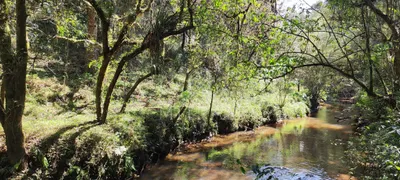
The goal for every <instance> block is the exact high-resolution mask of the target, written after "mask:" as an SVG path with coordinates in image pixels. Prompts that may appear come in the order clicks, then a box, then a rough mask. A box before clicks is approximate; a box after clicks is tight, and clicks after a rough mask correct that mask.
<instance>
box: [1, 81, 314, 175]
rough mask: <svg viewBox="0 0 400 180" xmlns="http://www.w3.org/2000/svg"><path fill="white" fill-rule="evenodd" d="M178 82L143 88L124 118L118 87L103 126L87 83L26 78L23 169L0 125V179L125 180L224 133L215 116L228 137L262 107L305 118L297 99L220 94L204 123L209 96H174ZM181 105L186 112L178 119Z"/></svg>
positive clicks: (252, 121)
mask: <svg viewBox="0 0 400 180" xmlns="http://www.w3.org/2000/svg"><path fill="white" fill-rule="evenodd" d="M182 80H183V79H182V78H181V77H179V76H178V77H176V79H174V80H173V81H171V82H168V83H159V82H157V81H156V80H151V81H147V82H145V83H143V84H142V85H141V86H139V88H138V90H137V93H136V94H134V96H133V97H132V101H131V102H130V103H129V104H128V107H127V109H126V113H123V114H118V113H117V112H119V108H120V107H121V101H119V100H120V99H121V97H122V96H123V93H124V92H123V91H122V90H121V89H123V87H118V88H119V89H117V91H116V93H115V94H116V95H115V96H114V97H113V99H114V101H112V104H111V106H110V115H109V118H108V120H107V123H106V124H103V125H98V124H97V123H96V122H95V121H94V119H95V113H94V103H93V101H94V97H93V93H92V90H91V88H90V87H89V85H87V84H82V83H81V84H73V83H72V84H71V83H65V82H64V81H60V79H57V78H43V77H42V78H40V77H39V76H37V75H29V76H28V83H27V84H28V85H27V88H28V93H27V102H26V107H25V113H24V121H23V131H24V133H25V139H26V149H27V152H28V168H27V169H26V170H24V171H19V172H13V169H14V167H10V166H8V165H7V160H6V156H5V153H4V152H5V149H6V148H5V143H4V142H5V141H4V134H3V130H2V129H1V127H0V142H1V143H0V150H1V152H2V154H1V158H0V165H1V167H4V168H1V170H0V177H6V176H10V175H11V176H12V178H13V179H26V178H28V179H61V178H64V179H127V178H131V177H134V176H135V175H137V174H140V173H141V172H142V171H143V170H144V168H145V167H146V165H147V164H151V163H156V162H157V161H159V160H160V159H163V158H164V157H165V156H166V155H168V153H170V152H171V151H174V150H175V149H176V148H177V147H178V145H180V144H183V143H184V142H194V141H199V140H202V139H204V138H206V137H208V136H209V135H210V134H213V133H215V132H218V131H220V132H222V129H223V128H226V127H225V126H222V125H220V123H219V122H217V120H216V117H217V116H218V115H223V116H224V118H223V119H224V121H225V124H227V125H228V126H229V127H230V128H231V129H230V132H233V131H237V130H249V129H253V128H255V127H257V126H260V125H263V124H265V121H264V120H263V114H262V106H261V105H260V102H265V103H267V104H269V106H271V107H273V108H275V109H276V112H277V113H279V114H284V115H283V116H281V118H283V117H296V116H305V114H306V112H307V106H306V105H305V103H304V102H303V101H302V100H299V99H298V98H297V97H295V96H289V98H287V101H286V103H285V104H284V105H283V106H278V104H280V105H282V103H277V102H275V100H274V99H273V97H275V96H277V95H276V94H266V95H257V94H253V95H252V94H250V95H245V94H242V95H240V97H241V98H231V97H230V96H229V93H228V92H227V91H223V90H221V92H219V93H217V94H216V96H215V99H214V105H213V107H214V108H213V112H212V117H211V121H210V122H208V108H209V101H210V95H211V93H210V91H207V90H204V87H202V86H198V85H193V86H192V88H193V91H191V92H182V93H179V90H180V88H181V86H180V84H183V82H181V81H182ZM88 84H90V83H88ZM120 86H122V85H121V84H120ZM125 86H128V87H129V85H125ZM177 94H180V95H177ZM265 103H264V104H265ZM261 104H262V103H261ZM183 106H186V110H185V111H184V113H183V114H182V115H181V116H180V117H179V118H178V119H176V118H175V117H176V115H177V114H178V112H179V110H180V109H181V108H182V107H183ZM279 107H281V108H279ZM218 125H219V126H218Z"/></svg>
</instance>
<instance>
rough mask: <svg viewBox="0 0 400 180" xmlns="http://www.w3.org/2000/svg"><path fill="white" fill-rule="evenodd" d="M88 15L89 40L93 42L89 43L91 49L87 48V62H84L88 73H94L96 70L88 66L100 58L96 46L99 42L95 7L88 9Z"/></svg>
mask: <svg viewBox="0 0 400 180" xmlns="http://www.w3.org/2000/svg"><path fill="white" fill-rule="evenodd" d="M87 15H88V23H87V27H88V32H87V38H88V39H89V40H91V41H93V42H92V43H89V47H88V48H86V56H87V62H84V64H85V66H86V67H85V69H86V72H90V73H94V68H90V67H89V66H88V65H89V64H90V62H91V61H93V60H95V59H97V58H98V56H97V54H96V49H97V48H96V45H94V44H95V42H96V41H97V23H96V11H95V10H94V8H93V7H91V6H88V7H87Z"/></svg>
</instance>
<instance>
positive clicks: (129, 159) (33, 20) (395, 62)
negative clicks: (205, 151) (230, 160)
mask: <svg viewBox="0 0 400 180" xmlns="http://www.w3.org/2000/svg"><path fill="white" fill-rule="evenodd" d="M300 3H301V4H302V5H299V4H290V3H289V2H288V1H284V0H283V1H277V0H268V1H265V0H168V1H167V0H57V1H53V0H13V1H11V0H0V46H1V48H0V61H1V68H0V69H1V70H0V73H1V84H0V87H1V90H0V122H1V125H2V126H1V128H0V165H1V169H0V176H2V177H10V178H32V177H36V178H39V179H42V178H51V179H61V178H67V179H68V178H75V179H76V178H78V179H96V178H97V179H104V178H105V179H115V178H117V179H129V178H133V177H139V176H140V175H141V174H142V172H143V171H145V170H146V167H147V166H148V165H150V164H154V163H156V162H158V161H159V160H162V159H164V158H166V156H167V155H168V154H169V153H172V152H176V151H178V150H179V149H180V148H181V147H182V146H185V145H187V144H190V143H196V142H200V141H202V140H204V139H207V138H211V137H212V136H214V135H216V134H229V133H233V132H236V131H249V130H255V129H257V127H260V126H265V125H271V124H276V123H278V124H279V123H280V122H284V121H282V120H287V119H294V118H300V117H307V116H313V115H315V114H317V112H318V110H319V109H320V108H321V105H323V104H331V105H332V106H336V105H337V104H339V105H338V106H340V104H343V103H350V104H351V105H350V106H351V108H350V109H351V110H350V111H351V112H352V113H351V114H356V115H354V116H349V117H348V118H347V119H349V120H348V121H351V123H352V124H353V128H354V129H356V130H355V131H354V134H357V135H356V136H354V137H353V138H352V140H350V141H349V142H348V143H349V146H348V147H349V149H348V150H347V153H346V154H347V156H348V157H347V159H348V160H350V161H351V162H349V166H351V168H350V170H349V171H351V172H349V173H351V174H352V175H355V176H356V177H360V178H365V179H375V178H382V179H385V178H386V179H391V178H396V177H397V178H398V176H399V175H400V161H398V158H399V154H400V153H399V152H400V151H399V150H400V149H399V145H400V144H399V141H398V138H399V136H400V133H399V132H400V124H399V98H400V1H396V0H325V1H305V0H304V1H303V0H302V1H301V2H300ZM340 120H342V119H340ZM338 122H339V120H338ZM381 137H384V138H382V139H381V140H380V138H381ZM369 139H371V141H369ZM374 148H377V149H379V151H376V149H374ZM238 164H240V165H241V166H242V163H241V162H240V161H239V160H238ZM241 168H242V169H240V170H242V171H244V170H243V169H244V168H243V167H241ZM361 169H362V170H361ZM240 170H239V171H240ZM360 172H362V173H360Z"/></svg>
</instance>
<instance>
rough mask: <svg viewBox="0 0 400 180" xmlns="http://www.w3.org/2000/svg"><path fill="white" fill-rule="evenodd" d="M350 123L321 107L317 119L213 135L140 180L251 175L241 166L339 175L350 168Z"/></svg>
mask: <svg viewBox="0 0 400 180" xmlns="http://www.w3.org/2000/svg"><path fill="white" fill-rule="evenodd" d="M350 134H351V128H350V127H349V126H348V125H340V124H337V122H336V121H335V120H334V118H333V114H332V113H331V112H330V111H328V110H326V109H323V110H321V112H320V113H319V115H318V118H304V119H295V120H287V121H285V122H284V124H283V125H282V126H281V127H277V128H272V127H261V128H259V129H257V130H255V131H250V132H238V133H233V134H230V135H226V136H217V137H214V138H212V139H211V140H210V141H209V142H203V143H200V144H194V145H189V146H187V148H186V149H185V150H184V151H182V152H180V153H177V154H175V155H169V156H168V157H167V159H166V160H165V161H163V162H161V163H160V164H159V165H157V166H154V167H152V168H151V169H150V170H149V171H148V172H146V173H145V174H144V176H143V177H142V179H219V180H221V179H253V178H254V176H252V175H251V173H250V172H249V173H248V174H246V175H243V174H242V173H241V172H240V165H239V164H238V163H237V159H240V162H241V163H242V165H244V166H245V167H250V166H252V165H256V164H260V165H264V164H270V165H272V166H282V167H286V168H289V169H290V170H292V171H293V172H294V173H310V174H314V175H317V176H320V177H326V178H328V177H330V178H337V179H342V178H343V177H349V176H346V175H345V174H347V172H348V169H347V167H346V166H345V164H343V162H342V158H343V156H344V151H345V145H344V144H345V143H344V142H346V141H347V140H348V138H349V135H350Z"/></svg>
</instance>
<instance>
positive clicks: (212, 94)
mask: <svg viewBox="0 0 400 180" xmlns="http://www.w3.org/2000/svg"><path fill="white" fill-rule="evenodd" d="M213 102H214V89H213V90H212V91H211V101H210V108H209V109H208V116H207V123H208V127H209V128H211V112H212V107H213Z"/></svg>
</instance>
